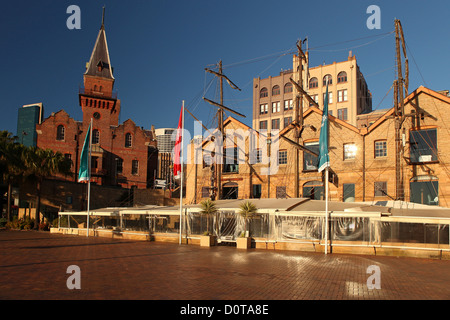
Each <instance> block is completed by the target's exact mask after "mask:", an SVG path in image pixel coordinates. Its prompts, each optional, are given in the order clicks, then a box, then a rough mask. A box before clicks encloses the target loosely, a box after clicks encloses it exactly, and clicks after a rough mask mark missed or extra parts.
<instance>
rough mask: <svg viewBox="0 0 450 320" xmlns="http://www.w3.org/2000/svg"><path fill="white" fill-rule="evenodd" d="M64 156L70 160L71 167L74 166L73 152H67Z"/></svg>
mask: <svg viewBox="0 0 450 320" xmlns="http://www.w3.org/2000/svg"><path fill="white" fill-rule="evenodd" d="M64 158H66V159H67V160H68V161H70V167H73V161H72V154H71V153H65V154H64Z"/></svg>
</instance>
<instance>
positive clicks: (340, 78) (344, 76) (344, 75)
mask: <svg viewBox="0 0 450 320" xmlns="http://www.w3.org/2000/svg"><path fill="white" fill-rule="evenodd" d="M337 79H338V80H337V81H338V83H343V82H347V72H345V71H341V72H339V74H338V76H337Z"/></svg>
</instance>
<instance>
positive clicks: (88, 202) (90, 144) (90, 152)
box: [86, 118, 92, 237]
mask: <svg viewBox="0 0 450 320" xmlns="http://www.w3.org/2000/svg"><path fill="white" fill-rule="evenodd" d="M89 128H90V131H89V158H88V195H87V197H88V198H87V224H86V225H87V230H86V236H87V237H89V215H90V212H89V211H90V206H91V161H92V160H91V159H92V118H91V124H90V126H89Z"/></svg>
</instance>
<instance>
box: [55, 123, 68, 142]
mask: <svg viewBox="0 0 450 320" xmlns="http://www.w3.org/2000/svg"><path fill="white" fill-rule="evenodd" d="M65 131H66V128H65V127H64V126H63V125H62V124H60V125H59V126H58V128H56V140H64V136H65Z"/></svg>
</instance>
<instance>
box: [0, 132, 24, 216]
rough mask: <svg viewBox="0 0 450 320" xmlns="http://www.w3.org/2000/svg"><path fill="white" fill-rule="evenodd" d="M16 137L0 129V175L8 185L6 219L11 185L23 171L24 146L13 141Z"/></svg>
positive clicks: (8, 212) (8, 213) (9, 209)
mask: <svg viewBox="0 0 450 320" xmlns="http://www.w3.org/2000/svg"><path fill="white" fill-rule="evenodd" d="M15 140H16V137H13V135H12V134H11V133H10V132H8V131H0V176H1V178H2V179H3V182H5V183H6V184H7V185H8V192H7V193H8V200H7V206H8V207H7V209H6V219H7V221H11V200H12V186H13V183H15V182H17V181H18V180H19V179H20V177H21V176H22V174H23V172H24V163H23V161H22V159H23V157H22V155H23V152H24V146H23V145H22V144H19V143H17V142H15Z"/></svg>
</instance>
